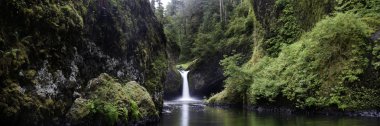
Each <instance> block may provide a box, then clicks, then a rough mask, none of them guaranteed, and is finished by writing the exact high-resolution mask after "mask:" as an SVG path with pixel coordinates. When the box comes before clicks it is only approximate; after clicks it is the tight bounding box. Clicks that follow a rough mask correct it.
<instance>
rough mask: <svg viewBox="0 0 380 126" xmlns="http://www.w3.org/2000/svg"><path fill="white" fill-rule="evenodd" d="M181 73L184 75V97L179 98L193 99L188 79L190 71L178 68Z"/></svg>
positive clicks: (183, 99) (184, 99) (182, 99)
mask: <svg viewBox="0 0 380 126" xmlns="http://www.w3.org/2000/svg"><path fill="white" fill-rule="evenodd" d="M178 71H179V72H180V73H181V76H182V80H183V82H182V97H181V98H180V99H179V100H180V101H192V100H194V99H192V98H191V97H190V92H189V82H188V81H187V74H188V73H189V71H184V70H178Z"/></svg>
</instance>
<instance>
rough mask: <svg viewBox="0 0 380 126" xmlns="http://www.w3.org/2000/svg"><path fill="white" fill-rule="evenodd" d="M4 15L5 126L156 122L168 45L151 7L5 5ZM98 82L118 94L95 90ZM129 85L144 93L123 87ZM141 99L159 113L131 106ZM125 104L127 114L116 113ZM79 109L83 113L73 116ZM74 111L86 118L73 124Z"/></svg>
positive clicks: (90, 0) (0, 74) (80, 1)
mask: <svg viewBox="0 0 380 126" xmlns="http://www.w3.org/2000/svg"><path fill="white" fill-rule="evenodd" d="M0 15H1V17H2V18H0V88H1V89H0V122H4V123H8V124H14V125H23V124H34V125H39V124H48V125H58V124H61V123H62V122H65V120H69V119H73V118H71V117H76V118H74V120H76V121H78V120H79V121H78V122H80V120H82V119H84V118H85V119H87V120H91V119H101V120H105V121H100V122H101V123H105V124H111V125H112V124H115V123H116V122H118V124H120V123H130V122H132V121H140V120H143V119H144V118H146V117H144V116H147V115H156V116H157V113H158V112H157V111H158V110H160V109H161V107H162V97H163V96H162V95H163V85H162V84H163V81H164V78H165V73H166V70H167V56H166V52H165V48H166V47H165V45H166V44H165V43H166V39H165V35H164V33H163V30H162V26H161V24H160V23H159V22H158V21H157V19H156V17H155V16H154V13H153V11H152V10H151V9H150V5H149V2H148V0H65V1H51V0H39V1H30V0H17V1H15V0H2V1H0ZM102 73H107V74H106V75H101V74H102ZM99 75H101V76H99ZM96 77H99V78H100V79H98V80H102V78H103V80H107V81H99V83H106V84H105V85H110V83H112V84H111V85H113V86H114V87H115V88H104V87H102V86H91V85H90V84H92V83H95V82H89V80H91V79H92V78H96ZM104 78H106V79H104ZM111 80H112V81H111ZM129 81H136V82H137V83H139V84H141V86H142V87H139V86H132V87H131V86H123V85H128V84H130V83H126V82H129ZM97 84H98V83H97ZM139 84H135V85H139ZM115 85H116V86H115ZM118 85H121V86H118ZM92 87H95V88H96V87H99V88H97V89H92ZM134 87H138V89H139V91H135V90H131V89H129V88H134ZM89 89H91V91H94V92H93V94H88V92H91V91H89ZM122 89H123V90H122ZM124 89H125V90H124ZM140 90H141V91H140ZM136 93H143V94H150V96H151V98H150V97H148V98H143V100H148V101H149V100H151V101H152V102H153V103H154V105H153V107H155V108H153V109H154V111H148V113H149V112H151V113H149V114H146V113H147V112H143V110H144V107H152V106H144V105H143V104H141V105H140V104H139V103H140V102H141V101H139V99H136V98H130V97H132V96H139V95H136ZM97 94H99V95H100V96H96V95H97ZM107 94H114V95H115V97H113V95H107ZM126 94H128V96H125V95H126ZM103 95H105V96H109V97H110V98H107V97H106V98H104V97H103ZM116 96H117V98H116ZM143 96H145V95H143ZM148 96H149V95H148ZM123 97H129V98H128V99H118V98H123ZM96 98H99V99H96ZM114 98H116V99H115V100H113V101H110V102H106V103H105V102H104V100H105V99H108V100H109V99H114ZM102 100H103V101H102ZM119 100H122V101H123V104H125V106H124V108H117V107H115V106H118V105H121V103H120V102H118V101H119ZM140 100H141V99H140ZM74 101H75V102H74ZM79 101H87V102H79ZM113 102H115V103H113ZM74 103H75V104H74ZM78 103H86V104H82V107H83V106H84V107H83V109H84V110H75V109H74V108H75V106H78V105H79V106H80V105H81V104H78ZM115 108H116V109H115ZM121 109H122V110H121ZM136 109H137V110H136ZM72 110H75V111H77V112H76V113H78V111H81V112H82V113H81V112H79V113H81V115H80V116H70V118H69V117H68V116H67V115H68V113H71V114H72V113H75V112H72ZM87 110H88V112H86V111H87ZM83 112H84V113H83ZM143 113H145V114H143ZM123 114H124V115H123ZM127 118H128V119H127ZM21 120H22V121H21ZM127 120H128V121H129V122H127ZM97 122H99V121H97Z"/></svg>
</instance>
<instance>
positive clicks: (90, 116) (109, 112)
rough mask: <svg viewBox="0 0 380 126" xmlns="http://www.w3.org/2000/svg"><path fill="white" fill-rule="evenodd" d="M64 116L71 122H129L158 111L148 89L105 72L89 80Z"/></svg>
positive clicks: (110, 123) (145, 117)
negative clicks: (121, 81) (82, 92)
mask: <svg viewBox="0 0 380 126" xmlns="http://www.w3.org/2000/svg"><path fill="white" fill-rule="evenodd" d="M67 117H68V118H69V119H70V120H71V121H70V122H72V124H74V125H81V124H89V123H91V125H98V124H103V125H116V124H130V123H134V122H139V121H147V120H148V119H157V118H158V112H157V110H156V107H155V105H154V102H153V101H152V98H151V97H150V95H149V93H148V92H147V90H146V89H145V88H144V87H142V86H140V84H138V83H137V82H135V81H132V82H128V83H119V82H118V81H117V80H115V79H114V78H112V77H111V76H109V75H108V74H101V75H100V76H99V77H98V78H95V79H92V80H90V81H89V83H88V85H87V87H86V88H85V91H84V95H83V96H81V97H80V98H77V99H76V100H75V101H74V104H73V105H72V106H71V108H70V110H69V112H68V114H67Z"/></svg>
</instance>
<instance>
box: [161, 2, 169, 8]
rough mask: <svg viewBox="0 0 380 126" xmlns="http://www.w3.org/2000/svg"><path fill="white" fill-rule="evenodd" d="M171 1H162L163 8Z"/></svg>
mask: <svg viewBox="0 0 380 126" xmlns="http://www.w3.org/2000/svg"><path fill="white" fill-rule="evenodd" d="M170 1H171V0H162V3H163V4H164V7H165V8H166V5H168V3H169V2H170Z"/></svg>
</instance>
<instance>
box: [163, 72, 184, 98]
mask: <svg viewBox="0 0 380 126" xmlns="http://www.w3.org/2000/svg"><path fill="white" fill-rule="evenodd" d="M164 91H165V92H164V98H165V99H166V100H174V99H176V98H178V97H180V96H181V95H182V77H181V74H180V73H179V71H178V70H177V69H176V68H175V67H174V66H172V67H170V68H169V70H168V73H167V74H166V79H165V83H164Z"/></svg>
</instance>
